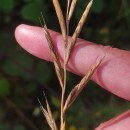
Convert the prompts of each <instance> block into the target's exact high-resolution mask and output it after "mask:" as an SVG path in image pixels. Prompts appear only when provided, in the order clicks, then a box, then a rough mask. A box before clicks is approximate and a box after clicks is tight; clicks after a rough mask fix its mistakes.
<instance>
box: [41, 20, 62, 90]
mask: <svg viewBox="0 0 130 130" xmlns="http://www.w3.org/2000/svg"><path fill="white" fill-rule="evenodd" d="M42 18H43V17H42ZM43 21H44V18H43ZM41 24H42V23H41ZM43 30H44V34H45V37H46V40H47V43H48V45H49V48H50V51H51V56H52V60H53V63H54V66H55V71H56V74H57V77H58V79H59V82H60V85H61V87H62V88H63V72H62V67H61V63H60V61H59V57H58V54H57V52H56V49H55V47H54V43H53V40H52V38H51V35H50V33H49V31H48V28H47V26H46V24H45V21H44V28H43Z"/></svg>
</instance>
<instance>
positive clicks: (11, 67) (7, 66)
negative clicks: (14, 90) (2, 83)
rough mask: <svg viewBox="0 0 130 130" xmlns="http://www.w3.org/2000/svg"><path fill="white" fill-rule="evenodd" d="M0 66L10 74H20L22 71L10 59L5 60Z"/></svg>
mask: <svg viewBox="0 0 130 130" xmlns="http://www.w3.org/2000/svg"><path fill="white" fill-rule="evenodd" d="M2 68H3V70H4V71H5V72H6V73H7V74H9V75H11V76H21V75H22V73H23V72H22V70H21V69H20V68H19V67H18V66H17V65H16V64H14V63H13V62H12V61H10V60H6V61H5V63H4V64H3V67H2Z"/></svg>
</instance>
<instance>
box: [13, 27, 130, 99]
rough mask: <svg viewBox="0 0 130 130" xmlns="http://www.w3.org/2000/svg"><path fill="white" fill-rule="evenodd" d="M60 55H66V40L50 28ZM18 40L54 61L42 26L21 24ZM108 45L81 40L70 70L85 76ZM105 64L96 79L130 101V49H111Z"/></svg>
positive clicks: (72, 57) (32, 50) (96, 73)
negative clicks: (64, 50) (64, 46)
mask: <svg viewBox="0 0 130 130" xmlns="http://www.w3.org/2000/svg"><path fill="white" fill-rule="evenodd" d="M50 33H51V36H52V38H53V41H54V44H55V47H56V49H57V51H58V54H59V57H60V58H62V56H63V41H62V37H61V35H60V34H59V33H56V32H54V31H50ZM15 37H16V40H17V42H18V43H19V44H20V45H21V46H22V47H23V48H24V49H25V50H26V51H28V52H29V53H31V54H33V55H35V56H37V57H39V58H43V59H45V60H49V61H50V60H51V56H50V51H49V48H48V44H47V41H46V39H45V37H44V34H43V30H42V29H41V28H40V27H34V26H27V25H20V26H18V27H17V28H16V31H15ZM107 48H108V47H105V46H102V45H96V44H94V43H91V42H88V41H84V40H82V39H78V41H77V43H76V46H75V48H74V50H73V53H72V55H71V58H70V62H69V69H70V71H72V72H74V73H76V74H78V75H81V76H83V75H85V73H86V72H87V71H88V69H90V67H91V66H92V65H93V64H94V63H95V61H96V59H97V57H99V56H103V55H104V53H105V52H106V51H107ZM107 52H108V54H107V55H106V57H105V59H104V60H103V62H102V64H101V65H100V66H99V68H98V69H97V71H96V72H95V73H94V75H93V77H92V80H94V81H95V82H97V84H99V85H100V86H102V87H103V88H105V89H107V90H109V91H110V92H112V93H114V94H116V95H118V96H120V97H122V98H125V99H127V100H130V58H129V57H130V52H128V51H124V50H119V49H116V48H111V49H109V50H108V51H107Z"/></svg>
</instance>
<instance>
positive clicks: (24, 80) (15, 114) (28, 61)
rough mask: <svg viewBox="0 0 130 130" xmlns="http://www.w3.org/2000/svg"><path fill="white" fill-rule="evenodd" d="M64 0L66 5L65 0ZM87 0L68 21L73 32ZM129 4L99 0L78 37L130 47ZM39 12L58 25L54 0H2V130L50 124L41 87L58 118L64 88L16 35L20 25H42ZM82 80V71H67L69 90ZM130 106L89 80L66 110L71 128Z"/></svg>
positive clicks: (36, 129) (89, 125)
mask: <svg viewBox="0 0 130 130" xmlns="http://www.w3.org/2000/svg"><path fill="white" fill-rule="evenodd" d="M60 2H61V4H62V8H63V9H64V10H65V8H66V7H65V2H66V1H60ZM87 2H88V0H80V1H78V4H77V7H76V10H75V13H74V15H73V18H72V20H71V23H70V34H72V33H73V31H74V28H75V27H76V25H77V23H78V20H79V18H80V17H81V14H82V12H83V10H84V8H85V6H86V4H87ZM129 7H130V2H129V1H128V0H114V1H113V0H109V1H106V0H95V1H94V4H93V7H92V9H91V12H90V14H89V17H88V20H87V22H86V23H85V25H84V27H83V30H82V33H81V35H80V37H81V38H84V39H87V40H90V41H92V42H96V43H102V44H104V45H111V46H113V47H118V48H121V49H126V50H129V49H130V37H129V34H130V8H129ZM41 12H42V13H43V15H44V17H45V20H46V22H47V25H48V27H50V28H51V29H55V30H56V31H60V28H59V25H58V21H57V17H56V15H55V11H54V8H53V5H52V1H51V0H19V1H15V0H0V130H10V129H11V130H27V129H32V130H41V129H46V130H47V129H48V126H47V123H46V121H45V119H44V117H43V115H42V114H41V111H40V109H39V104H38V102H37V97H39V98H40V99H41V100H42V102H43V105H44V104H45V100H44V98H43V93H42V91H43V90H44V91H45V93H46V95H47V98H48V100H49V102H50V104H51V107H52V108H53V113H54V117H55V119H56V120H57V122H58V121H59V111H57V109H59V106H60V102H59V97H60V89H59V87H58V85H59V84H58V81H57V78H56V75H55V72H54V68H53V65H52V64H51V63H48V62H45V61H42V60H41V59H38V58H35V57H33V56H31V55H30V54H28V53H27V52H25V51H24V50H23V49H22V48H21V47H20V46H19V45H18V44H17V43H16V41H15V38H14V30H15V28H16V26H17V25H19V24H21V23H25V24H31V25H35V26H36V25H40V22H39V20H38V18H39V17H40V15H41ZM64 13H65V12H64ZM52 19H53V20H52ZM79 80H80V77H78V76H76V75H73V74H71V73H68V74H67V82H68V85H69V86H70V87H69V88H68V91H69V90H70V89H71V88H72V87H73V86H74V85H75V84H76V83H77V81H79ZM129 107H130V103H129V102H127V101H125V100H123V99H120V98H118V97H116V96H114V95H112V94H110V93H109V92H107V91H105V90H103V89H101V88H100V87H98V86H97V85H96V84H95V83H93V82H90V83H89V84H88V87H87V88H85V91H84V92H83V93H82V94H81V95H80V97H79V99H78V100H77V101H76V102H75V103H74V105H73V106H72V107H71V109H70V111H68V113H67V122H68V130H88V129H89V130H93V129H94V128H95V127H96V126H97V125H98V124H100V123H101V122H102V121H105V120H108V119H110V118H111V117H113V116H115V115H118V114H119V113H121V112H123V111H125V110H127V109H129ZM75 117H76V118H75Z"/></svg>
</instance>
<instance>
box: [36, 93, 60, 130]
mask: <svg viewBox="0 0 130 130" xmlns="http://www.w3.org/2000/svg"><path fill="white" fill-rule="evenodd" d="M44 96H45V94H44ZM45 99H46V107H47V110H46V109H45V108H44V107H43V106H42V104H41V102H40V101H39V99H38V102H39V104H40V108H41V111H42V112H43V114H44V116H45V118H46V120H47V122H48V125H49V126H50V128H51V129H52V130H58V129H57V126H56V123H55V120H54V118H53V116H52V112H51V109H50V106H49V104H48V101H47V98H46V96H45Z"/></svg>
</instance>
